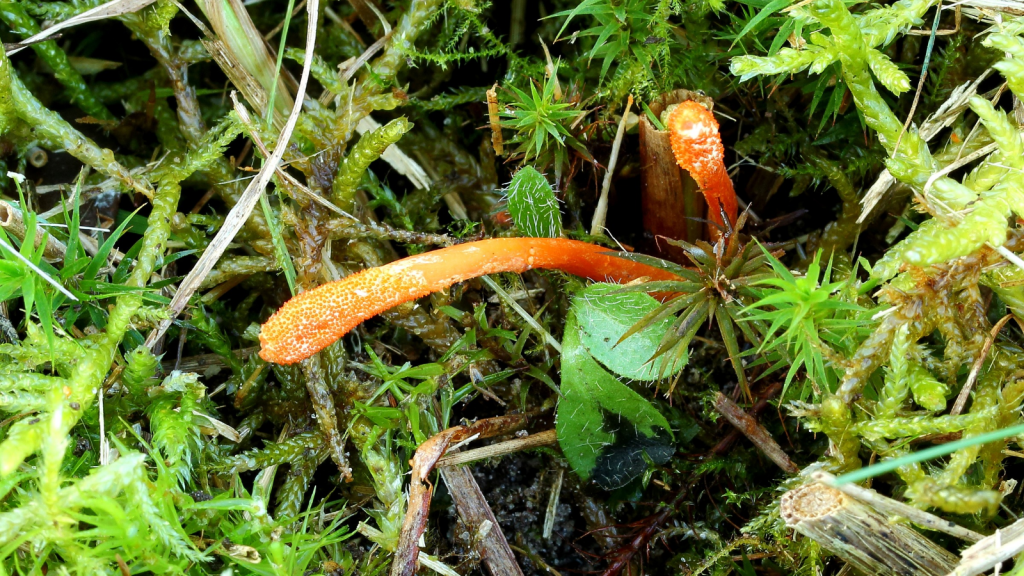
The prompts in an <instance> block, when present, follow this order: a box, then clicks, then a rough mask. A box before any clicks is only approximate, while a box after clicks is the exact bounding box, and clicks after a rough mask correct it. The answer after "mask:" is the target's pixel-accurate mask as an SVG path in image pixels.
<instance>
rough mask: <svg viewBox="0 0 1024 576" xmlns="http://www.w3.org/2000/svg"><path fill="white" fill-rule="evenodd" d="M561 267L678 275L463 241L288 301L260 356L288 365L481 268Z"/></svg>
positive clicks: (562, 247)
mask: <svg viewBox="0 0 1024 576" xmlns="http://www.w3.org/2000/svg"><path fill="white" fill-rule="evenodd" d="M533 268H543V269H551V270H562V271H564V272H568V273H570V274H575V275H576V276H583V277H585V278H590V279H592V280H601V281H614V282H628V281H630V280H635V279H637V278H641V277H648V278H650V279H652V280H678V279H679V277H678V276H676V275H675V274H672V273H671V272H667V271H665V270H662V269H660V268H655V267H653V266H648V265H646V264H641V263H639V262H633V261H631V260H626V259H624V258H619V257H616V256H615V255H614V252H611V251H610V250H609V249H608V248H605V247H604V246H597V245H595V244H588V243H586V242H579V241H577V240H566V239H560V238H495V239H491V240H480V241H478V242H467V243H465V244H459V245H456V246H450V247H448V248H442V249H440V250H435V251H433V252H427V253H425V254H418V255H416V256H410V257H408V258H403V259H401V260H397V261H395V262H392V263H390V264H385V265H384V266H380V267H377V268H370V269H368V270H363V271H362V272H358V273H356V274H353V275H351V276H348V277H346V278H343V279H341V280H338V281H336V282H331V283H329V284H324V285H323V286H319V287H317V288H315V289H313V290H310V291H309V292H303V293H302V294H299V295H298V296H296V297H294V298H292V299H291V300H289V301H288V302H285V304H284V306H282V307H281V309H280V310H278V311H277V312H275V313H274V315H273V316H271V317H270V319H269V320H267V322H266V324H264V325H263V328H262V330H261V332H260V344H261V350H260V358H263V359H264V360H266V361H267V362H276V363H278V364H293V363H295V362H298V361H299V360H303V359H305V358H308V357H310V356H312V355H313V354H315V353H317V352H319V351H320V350H323V349H324V348H326V347H327V346H329V345H330V344H331V343H333V342H334V341H335V340H337V339H338V338H341V337H342V336H344V335H345V334H347V333H348V332H349V331H350V330H352V329H353V328H355V327H356V326H358V325H359V324H360V323H361V322H363V321H364V320H367V319H369V318H372V317H374V316H376V315H377V314H380V313H381V312H384V311H386V310H388V309H390V308H393V307H395V306H397V305H399V304H402V303H403V302H408V301H410V300H415V299H417V298H421V297H423V296H426V295H428V294H430V293H431V292H436V291H438V290H443V289H445V288H447V287H449V286H451V285H452V284H455V283H456V282H462V281H464V280H468V279H470V278H476V277H477V276H483V275H485V274H494V273H497V272H518V273H522V272H526V271H527V270H531V269H533Z"/></svg>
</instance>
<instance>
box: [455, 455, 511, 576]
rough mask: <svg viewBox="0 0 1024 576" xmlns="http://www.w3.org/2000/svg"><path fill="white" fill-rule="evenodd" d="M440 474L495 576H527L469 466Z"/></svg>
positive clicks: (456, 507)
mask: <svg viewBox="0 0 1024 576" xmlns="http://www.w3.org/2000/svg"><path fill="white" fill-rule="evenodd" d="M440 472H441V478H443V479H444V483H445V484H446V485H447V486H448V493H449V494H451V496H452V501H453V502H455V510H456V511H457V512H458V514H459V518H462V521H463V522H464V523H465V524H466V525H467V526H469V527H470V528H472V529H473V530H474V533H475V534H477V538H478V545H479V547H480V559H481V560H483V562H484V566H487V569H488V570H489V571H490V573H491V576H523V571H522V569H521V568H520V567H519V563H518V562H516V557H515V556H513V555H512V549H511V548H509V545H508V540H506V539H505V534H504V533H502V531H501V526H498V520H497V519H495V517H494V512H493V511H491V507H490V506H489V505H488V504H487V499H486V498H484V494H483V492H481V491H480V485H479V484H477V483H476V478H474V477H473V473H472V472H471V471H470V469H469V468H468V467H466V466H448V467H447V468H441V469H440Z"/></svg>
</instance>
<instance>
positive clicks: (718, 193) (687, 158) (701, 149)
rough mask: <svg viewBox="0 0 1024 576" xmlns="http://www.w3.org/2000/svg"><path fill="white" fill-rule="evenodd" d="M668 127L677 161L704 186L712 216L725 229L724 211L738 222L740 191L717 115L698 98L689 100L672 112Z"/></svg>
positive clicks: (667, 123) (702, 187)
mask: <svg viewBox="0 0 1024 576" xmlns="http://www.w3.org/2000/svg"><path fill="white" fill-rule="evenodd" d="M666 128H668V130H669V133H670V138H671V140H672V152H673V153H674V154H675V157H676V162H677V163H678V164H679V167H680V168H682V169H684V170H686V171H687V172H689V173H690V176H692V177H693V179H694V180H695V181H696V182H697V185H698V186H700V189H701V191H702V192H703V193H704V198H706V199H707V201H708V214H709V216H710V217H711V220H713V221H714V222H715V223H716V224H717V225H718V226H720V227H721V228H722V229H723V230H726V229H728V228H726V226H725V222H724V221H723V220H722V212H723V211H724V212H725V215H726V217H728V219H729V223H730V225H731V224H734V223H735V222H736V212H737V203H736V192H735V191H734V190H733V187H732V180H730V179H729V173H728V172H727V171H726V169H725V147H724V146H722V136H721V135H720V134H719V133H718V121H717V120H715V115H714V114H712V113H711V111H710V110H708V109H707V108H705V107H704V106H701V105H700V104H698V103H697V102H694V101H693V100H687V101H686V102H683V103H681V104H679V105H678V106H676V108H675V109H674V110H672V112H671V113H670V114H669V115H668V121H667V122H666ZM719 206H721V208H720V207H719Z"/></svg>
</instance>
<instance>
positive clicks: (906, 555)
mask: <svg viewBox="0 0 1024 576" xmlns="http://www.w3.org/2000/svg"><path fill="white" fill-rule="evenodd" d="M779 513H780V515H781V516H782V519H783V520H785V522H786V526H789V527H791V528H793V529H795V530H796V531H797V532H799V533H800V534H803V535H804V536H806V537H808V538H810V539H811V540H814V541H815V542H817V543H818V544H820V545H821V546H823V547H824V548H826V549H827V550H829V551H830V552H832V553H833V554H835V555H836V556H839V557H840V558H842V559H843V560H845V561H846V562H848V563H849V564H850V565H851V566H853V567H854V568H856V569H857V570H860V571H861V572H863V573H865V574H872V575H877V576H912V575H920V576H945V575H946V574H948V573H949V572H950V571H951V570H953V568H954V567H955V566H956V564H957V560H956V556H954V555H953V554H952V553H951V552H949V551H947V550H945V549H943V548H941V547H939V546H938V545H937V544H935V543H934V542H932V541H931V540H929V539H928V538H926V537H925V536H924V535H922V534H921V533H920V532H917V531H916V530H914V529H913V528H911V527H910V526H908V525H907V524H900V523H896V522H892V521H891V520H890V519H889V518H888V517H886V516H884V515H882V514H881V513H880V512H879V511H878V510H876V509H874V508H873V507H871V506H869V505H867V504H865V503H862V502H860V501H858V500H855V499H854V498H852V497H851V496H849V495H848V494H844V493H843V492H841V491H839V490H837V489H836V488H833V487H831V486H827V485H825V484H822V483H820V482H812V483H810V484H804V485H803V486H800V487H799V488H796V489H793V490H790V491H789V492H786V493H785V494H783V495H782V502H781V504H780V505H779Z"/></svg>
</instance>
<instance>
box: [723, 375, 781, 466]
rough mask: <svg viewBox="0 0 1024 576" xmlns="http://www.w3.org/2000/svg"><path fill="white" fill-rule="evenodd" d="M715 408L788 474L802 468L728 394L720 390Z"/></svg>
mask: <svg viewBox="0 0 1024 576" xmlns="http://www.w3.org/2000/svg"><path fill="white" fill-rule="evenodd" d="M715 410H718V412H719V413H721V414H722V416H725V419H726V420H728V421H729V422H730V423H731V424H732V425H733V426H735V427H736V429H737V430H739V431H740V432H742V433H743V435H744V436H746V437H747V439H749V440H750V441H751V442H753V443H754V446H756V447H757V449H758V450H760V451H761V453H762V454H764V455H765V456H767V457H768V458H769V459H770V460H771V461H772V462H774V463H775V465H776V466H778V467H779V468H782V470H783V471H784V472H786V473H787V474H796V473H797V472H799V471H800V468H798V467H797V465H796V464H794V463H793V461H792V460H790V459H789V455H787V454H786V453H785V452H784V451H783V450H782V448H780V447H779V444H778V443H777V442H776V441H775V439H774V438H772V436H771V434H769V433H768V431H767V430H765V429H764V426H761V424H760V423H759V422H758V421H757V419H755V418H754V417H753V416H751V415H749V414H747V413H746V412H744V411H743V409H742V408H740V407H739V406H738V405H737V404H736V403H735V402H733V401H732V400H730V399H729V397H728V396H726V395H725V394H722V393H721V392H719V393H718V394H716V395H715Z"/></svg>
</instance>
